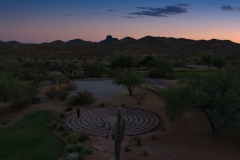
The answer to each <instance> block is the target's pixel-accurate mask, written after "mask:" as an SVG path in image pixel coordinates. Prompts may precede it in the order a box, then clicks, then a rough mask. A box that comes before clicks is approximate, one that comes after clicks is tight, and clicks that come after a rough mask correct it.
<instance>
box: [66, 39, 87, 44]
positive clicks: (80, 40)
mask: <svg viewBox="0 0 240 160" xmlns="http://www.w3.org/2000/svg"><path fill="white" fill-rule="evenodd" d="M66 43H69V44H89V43H92V42H90V41H84V40H82V39H73V40H69V41H67V42H66Z"/></svg>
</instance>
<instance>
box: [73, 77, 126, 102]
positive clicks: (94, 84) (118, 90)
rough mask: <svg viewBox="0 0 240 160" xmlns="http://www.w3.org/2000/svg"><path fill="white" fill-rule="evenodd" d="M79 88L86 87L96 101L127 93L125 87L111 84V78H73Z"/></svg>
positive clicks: (107, 99)
mask: <svg viewBox="0 0 240 160" xmlns="http://www.w3.org/2000/svg"><path fill="white" fill-rule="evenodd" d="M74 82H75V84H76V85H77V87H78V89H77V90H76V91H78V90H79V89H81V90H83V89H88V90H89V91H91V92H93V93H94V96H95V97H96V100H97V101H98V102H106V101H109V100H112V99H114V98H116V97H117V96H118V95H126V94H128V92H127V89H125V88H122V87H121V86H116V85H114V84H112V80H75V81H74Z"/></svg>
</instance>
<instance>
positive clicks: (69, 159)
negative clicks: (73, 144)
mask: <svg viewBox="0 0 240 160" xmlns="http://www.w3.org/2000/svg"><path fill="white" fill-rule="evenodd" d="M79 155H80V154H79V153H78V152H73V153H69V154H67V156H66V160H76V159H77V158H78V157H79Z"/></svg>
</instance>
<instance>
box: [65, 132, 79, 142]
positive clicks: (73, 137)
mask: <svg viewBox="0 0 240 160" xmlns="http://www.w3.org/2000/svg"><path fill="white" fill-rule="evenodd" d="M67 139H68V142H70V143H72V144H76V143H78V135H77V134H75V133H71V134H69V135H68V137H67Z"/></svg>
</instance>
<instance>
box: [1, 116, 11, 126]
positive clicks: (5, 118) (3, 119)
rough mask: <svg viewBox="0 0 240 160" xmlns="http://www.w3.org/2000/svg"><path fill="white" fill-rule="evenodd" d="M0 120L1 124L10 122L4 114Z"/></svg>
mask: <svg viewBox="0 0 240 160" xmlns="http://www.w3.org/2000/svg"><path fill="white" fill-rule="evenodd" d="M0 121H1V124H2V125H6V124H8V123H9V122H10V120H9V118H8V117H6V116H4V117H3V118H2V119H1V120H0Z"/></svg>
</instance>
